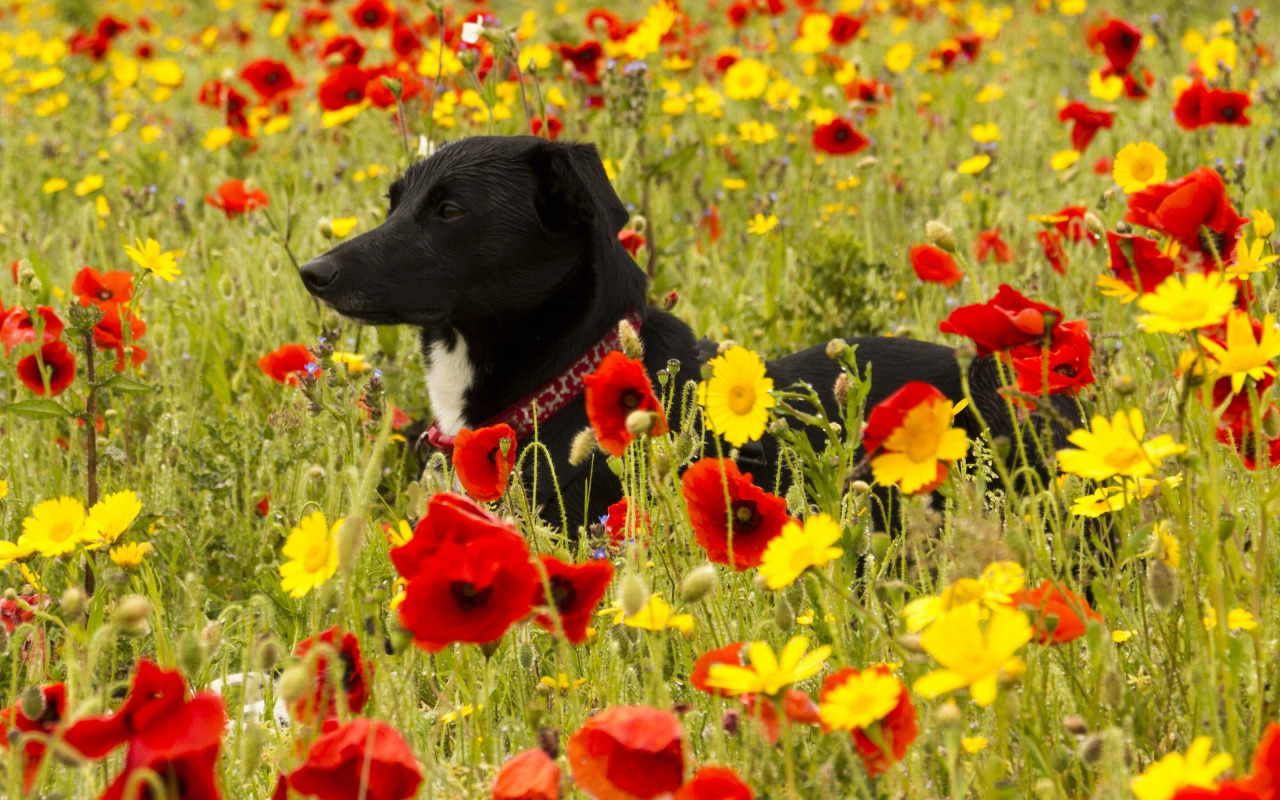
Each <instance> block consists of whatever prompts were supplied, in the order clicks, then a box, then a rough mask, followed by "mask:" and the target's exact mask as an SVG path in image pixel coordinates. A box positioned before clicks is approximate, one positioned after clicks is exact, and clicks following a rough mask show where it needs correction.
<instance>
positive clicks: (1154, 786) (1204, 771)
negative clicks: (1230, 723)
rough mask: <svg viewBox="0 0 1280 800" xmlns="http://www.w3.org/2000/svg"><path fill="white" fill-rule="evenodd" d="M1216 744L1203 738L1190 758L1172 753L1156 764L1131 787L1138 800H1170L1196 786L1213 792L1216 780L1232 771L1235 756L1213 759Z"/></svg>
mask: <svg viewBox="0 0 1280 800" xmlns="http://www.w3.org/2000/svg"><path fill="white" fill-rule="evenodd" d="M1212 746H1213V740H1212V739H1210V738H1209V737H1208V736H1199V737H1197V738H1196V740H1195V741H1193V742H1192V743H1191V747H1189V748H1187V754H1186V755H1185V756H1184V755H1182V754H1181V753H1169V754H1168V755H1166V756H1165V757H1164V758H1162V759H1160V760H1159V761H1157V762H1155V763H1154V764H1152V765H1151V766H1149V767H1147V769H1146V770H1145V771H1144V772H1143V773H1142V774H1141V775H1139V776H1138V777H1136V778H1134V779H1133V781H1132V782H1131V783H1130V784H1129V788H1130V789H1132V790H1133V793H1134V794H1135V795H1137V797H1138V800H1169V798H1171V797H1173V796H1174V795H1175V794H1177V792H1178V790H1179V789H1182V788H1185V787H1189V786H1194V787H1199V788H1202V789H1209V788H1212V787H1213V785H1214V779H1215V778H1217V777H1218V774H1219V773H1221V772H1222V771H1223V770H1226V769H1230V768H1231V756H1229V755H1227V754H1226V753H1219V754H1218V755H1216V756H1214V757H1213V758H1209V748H1210V747H1212Z"/></svg>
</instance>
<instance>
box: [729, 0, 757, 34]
mask: <svg viewBox="0 0 1280 800" xmlns="http://www.w3.org/2000/svg"><path fill="white" fill-rule="evenodd" d="M724 13H725V16H726V17H728V18H729V27H731V28H741V27H742V26H743V25H746V24H747V19H748V18H750V16H751V4H750V3H745V2H742V0H738V2H736V3H731V4H730V5H729V7H728V8H727V9H725V12H724Z"/></svg>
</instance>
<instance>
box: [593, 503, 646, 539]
mask: <svg viewBox="0 0 1280 800" xmlns="http://www.w3.org/2000/svg"><path fill="white" fill-rule="evenodd" d="M628 503H629V500H628V499H627V498H626V497H623V498H622V499H621V500H619V501H618V502H616V503H614V504H613V505H611V506H609V511H608V516H606V517H605V520H604V532H605V535H606V536H608V537H609V540H610V541H611V542H613V543H614V544H622V543H623V542H625V541H626V540H627V539H643V538H645V537H646V536H647V535H648V533H649V512H648V511H645V510H644V509H640V511H639V512H638V513H637V514H636V519H635V522H634V526H633V527H632V528H631V529H630V530H629V531H628V529H627V509H628ZM628 533H630V534H631V535H630V536H628V535H627V534H628Z"/></svg>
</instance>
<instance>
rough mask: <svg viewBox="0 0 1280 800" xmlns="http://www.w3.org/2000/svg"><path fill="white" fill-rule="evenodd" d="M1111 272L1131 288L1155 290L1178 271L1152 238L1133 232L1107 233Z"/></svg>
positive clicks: (1139, 290)
mask: <svg viewBox="0 0 1280 800" xmlns="http://www.w3.org/2000/svg"><path fill="white" fill-rule="evenodd" d="M1107 249H1108V250H1109V251H1110V252H1111V260H1110V262H1109V267H1110V269H1111V274H1112V275H1114V276H1115V277H1116V279H1117V280H1119V281H1121V282H1122V283H1124V284H1125V285H1126V286H1128V287H1129V288H1130V289H1133V290H1134V291H1135V292H1141V293H1143V294H1145V293H1147V292H1153V291H1155V288H1156V287H1157V286H1159V285H1160V284H1162V283H1164V281H1165V279H1166V278H1168V277H1169V276H1170V275H1173V274H1174V273H1175V272H1177V271H1178V265H1177V263H1175V262H1174V260H1173V259H1172V258H1170V257H1169V256H1168V255H1166V254H1165V253H1164V251H1163V250H1161V249H1160V243H1159V242H1157V241H1155V240H1154V239H1148V238H1147V237H1145V236H1137V235H1134V234H1131V233H1130V234H1120V233H1113V232H1110V231H1109V232H1108V233H1107Z"/></svg>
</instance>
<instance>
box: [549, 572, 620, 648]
mask: <svg viewBox="0 0 1280 800" xmlns="http://www.w3.org/2000/svg"><path fill="white" fill-rule="evenodd" d="M541 560H542V566H543V568H544V569H546V571H547V581H548V582H549V583H550V590H551V602H552V603H553V604H554V605H555V608H556V616H557V617H559V618H560V627H561V629H562V630H563V631H564V638H566V639H568V640H569V643H570V644H582V643H583V642H585V641H586V640H587V626H588V625H590V624H591V615H592V614H594V613H595V610H596V606H597V605H599V604H600V598H602V597H604V593H605V590H606V589H608V588H609V582H610V581H612V580H613V565H612V564H610V563H609V562H608V561H603V560H600V561H588V562H587V563H585V564H566V563H565V562H563V561H561V560H560V559H558V558H554V557H552V556H542V559H541ZM530 605H533V606H546V605H547V587H546V586H545V585H544V584H543V583H542V581H538V583H537V584H536V585H535V586H534V590H533V595H532V597H531V599H530ZM533 621H534V622H535V623H537V624H538V625H539V626H541V627H542V628H544V629H546V630H548V631H550V632H552V633H555V632H556V621H555V618H554V617H552V615H551V614H550V613H544V614H539V615H538V616H537V617H535V618H534V620H533Z"/></svg>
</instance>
